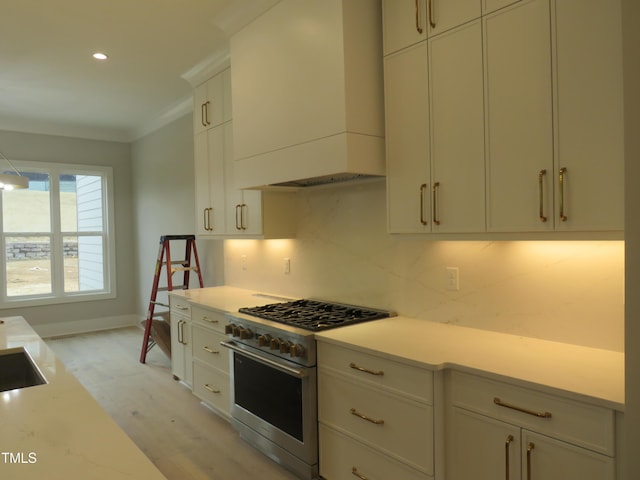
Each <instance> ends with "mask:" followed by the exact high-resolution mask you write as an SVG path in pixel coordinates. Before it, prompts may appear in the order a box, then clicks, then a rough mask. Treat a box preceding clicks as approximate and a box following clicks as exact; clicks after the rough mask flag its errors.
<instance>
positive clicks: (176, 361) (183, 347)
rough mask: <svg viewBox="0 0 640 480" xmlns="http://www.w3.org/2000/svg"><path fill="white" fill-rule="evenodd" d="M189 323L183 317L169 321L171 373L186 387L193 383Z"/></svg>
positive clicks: (175, 317) (176, 317)
mask: <svg viewBox="0 0 640 480" xmlns="http://www.w3.org/2000/svg"><path fill="white" fill-rule="evenodd" d="M192 358H193V356H192V352H191V321H190V320H188V319H186V318H185V317H180V316H173V317H172V319H171V372H172V373H173V375H174V376H175V377H177V378H179V379H180V380H182V381H183V382H184V383H186V384H187V385H189V386H191V385H192V383H193V365H192Z"/></svg>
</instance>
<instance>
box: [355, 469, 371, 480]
mask: <svg viewBox="0 0 640 480" xmlns="http://www.w3.org/2000/svg"><path fill="white" fill-rule="evenodd" d="M351 475H355V476H356V477H358V478H359V479H360V480H369V477H365V476H364V475H363V474H361V473H360V472H359V471H358V468H357V467H353V468H352V469H351Z"/></svg>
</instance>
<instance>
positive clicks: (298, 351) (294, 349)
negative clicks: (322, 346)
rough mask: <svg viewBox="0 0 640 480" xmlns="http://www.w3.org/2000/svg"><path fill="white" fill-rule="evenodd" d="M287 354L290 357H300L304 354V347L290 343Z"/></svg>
mask: <svg viewBox="0 0 640 480" xmlns="http://www.w3.org/2000/svg"><path fill="white" fill-rule="evenodd" d="M289 355H291V356H292V357H302V356H303V355H304V347H303V346H302V345H300V344H299V343H296V344H295V345H292V346H291V348H290V349H289Z"/></svg>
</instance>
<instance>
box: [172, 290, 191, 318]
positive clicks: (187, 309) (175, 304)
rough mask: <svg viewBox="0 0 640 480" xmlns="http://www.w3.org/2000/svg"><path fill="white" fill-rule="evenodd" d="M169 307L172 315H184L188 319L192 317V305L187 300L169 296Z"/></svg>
mask: <svg viewBox="0 0 640 480" xmlns="http://www.w3.org/2000/svg"><path fill="white" fill-rule="evenodd" d="M169 306H170V309H171V314H172V315H173V314H176V315H182V316H185V317H188V316H189V315H191V304H190V303H189V302H188V301H187V299H186V298H183V297H178V296H176V295H169Z"/></svg>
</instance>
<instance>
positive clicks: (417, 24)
mask: <svg viewBox="0 0 640 480" xmlns="http://www.w3.org/2000/svg"><path fill="white" fill-rule="evenodd" d="M419 2H420V0H416V30H417V31H418V33H420V34H421V33H422V27H421V26H420V7H419ZM354 468H355V467H354Z"/></svg>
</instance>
